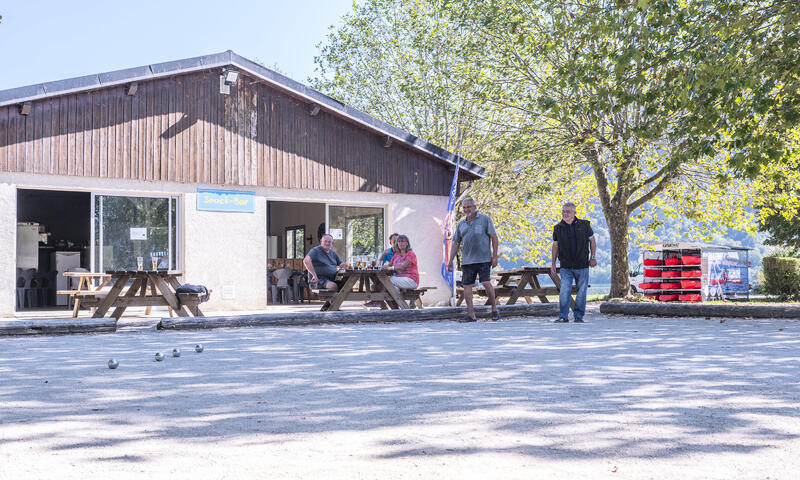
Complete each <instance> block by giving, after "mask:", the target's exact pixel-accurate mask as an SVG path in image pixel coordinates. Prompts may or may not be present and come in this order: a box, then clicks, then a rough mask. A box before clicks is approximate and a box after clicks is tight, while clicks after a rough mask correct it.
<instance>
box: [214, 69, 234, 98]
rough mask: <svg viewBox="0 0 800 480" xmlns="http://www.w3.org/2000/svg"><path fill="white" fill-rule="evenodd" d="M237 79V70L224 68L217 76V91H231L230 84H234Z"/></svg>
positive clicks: (226, 92) (226, 93)
mask: <svg viewBox="0 0 800 480" xmlns="http://www.w3.org/2000/svg"><path fill="white" fill-rule="evenodd" d="M237 80H239V72H237V71H236V70H231V69H229V68H225V69H223V70H222V74H221V75H220V76H219V93H224V94H225V95H228V94H230V93H231V85H234V84H235V83H236V81H237Z"/></svg>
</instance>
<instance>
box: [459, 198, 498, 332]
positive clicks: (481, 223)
mask: <svg viewBox="0 0 800 480" xmlns="http://www.w3.org/2000/svg"><path fill="white" fill-rule="evenodd" d="M461 210H462V211H463V212H464V216H465V217H466V218H465V219H464V220H461V222H460V223H459V224H458V227H456V233H455V235H454V236H453V248H452V251H451V253H450V259H449V261H448V262H447V269H448V270H449V271H452V270H453V259H454V258H455V257H456V253H458V248H459V247H462V251H461V273H462V275H461V283H462V285H463V286H464V300H466V301H467V314H466V315H465V316H464V317H462V318H461V319H460V320H459V321H460V322H474V321H476V320H477V319H476V318H475V310H474V309H473V306H472V286H473V284H474V283H475V278H476V277H477V278H478V279H480V281H481V283H482V284H483V288H484V289H485V290H486V296H488V297H489V302H490V303H491V304H492V320H500V313H499V312H498V311H497V301H496V300H495V297H494V287H493V286H492V281H491V275H492V271H491V270H492V267H496V266H497V248H498V245H499V240H498V239H497V233H496V232H495V231H494V223H493V222H492V219H491V218H489V217H488V216H486V215H484V214H482V213H478V207H477V206H476V205H475V200H473V199H471V198H465V199H464V200H462V201H461Z"/></svg>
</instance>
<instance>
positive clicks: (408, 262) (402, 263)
mask: <svg viewBox="0 0 800 480" xmlns="http://www.w3.org/2000/svg"><path fill="white" fill-rule="evenodd" d="M396 245H397V251H396V252H395V253H394V255H392V262H391V265H384V266H383V268H384V269H385V270H389V271H392V272H395V275H394V276H392V277H391V278H390V280H391V282H392V283H393V284H394V286H395V287H397V288H407V289H415V288H417V287H418V286H419V269H418V268H417V254H415V253H414V252H413V251H412V250H411V243H410V242H409V241H408V237H407V236H405V235H398V236H397V240H396Z"/></svg>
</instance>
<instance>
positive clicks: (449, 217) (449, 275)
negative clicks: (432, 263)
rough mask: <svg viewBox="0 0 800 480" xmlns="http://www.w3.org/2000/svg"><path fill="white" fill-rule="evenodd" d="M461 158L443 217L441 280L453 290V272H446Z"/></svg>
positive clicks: (457, 159)
mask: <svg viewBox="0 0 800 480" xmlns="http://www.w3.org/2000/svg"><path fill="white" fill-rule="evenodd" d="M460 160H461V158H460V157H459V156H456V171H455V173H454V174H453V183H452V184H451V185H450V199H449V200H448V201H447V214H446V215H445V217H444V232H443V239H442V278H444V281H445V282H447V284H448V285H450V290H453V272H448V271H447V261H448V260H450V249H451V248H452V246H453V235H454V233H455V230H456V192H457V190H458V169H459V166H460V163H461V162H460Z"/></svg>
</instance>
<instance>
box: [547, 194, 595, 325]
mask: <svg viewBox="0 0 800 480" xmlns="http://www.w3.org/2000/svg"><path fill="white" fill-rule="evenodd" d="M596 250H597V243H596V242H595V239H594V232H593V231H592V225H591V222H589V220H581V219H579V218H577V217H576V216H575V204H574V203H571V202H569V203H565V204H564V206H563V207H561V222H559V223H558V224H556V226H555V227H553V258H552V263H551V264H550V272H551V273H552V274H553V275H555V274H556V258H558V261H559V263H560V264H561V290H560V291H559V295H558V307H559V313H558V320H556V322H557V323H566V322H568V321H569V301H570V295H571V293H572V282H573V280H574V281H575V285H576V286H577V287H578V292H577V294H576V295H575V306H574V307H572V316H573V317H574V321H575V323H583V315H584V313H586V289H587V286H588V285H589V267H596V266H597V260H595V252H596ZM590 252H591V256H590Z"/></svg>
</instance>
